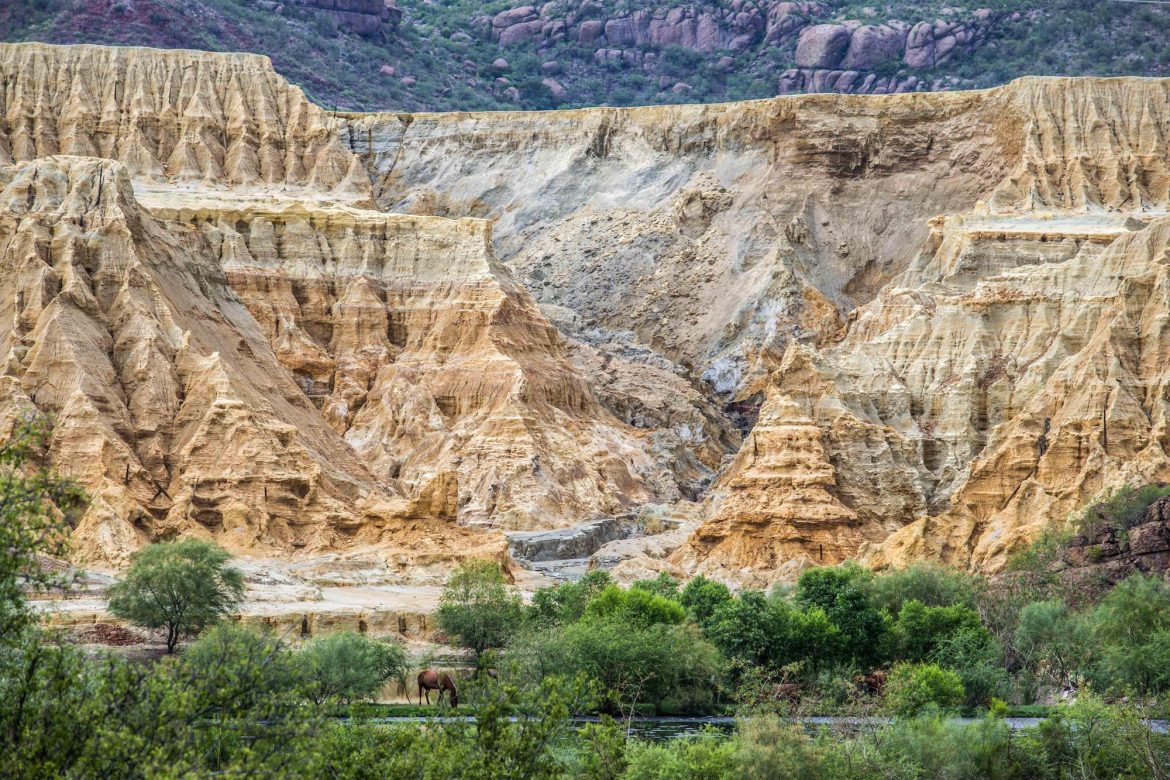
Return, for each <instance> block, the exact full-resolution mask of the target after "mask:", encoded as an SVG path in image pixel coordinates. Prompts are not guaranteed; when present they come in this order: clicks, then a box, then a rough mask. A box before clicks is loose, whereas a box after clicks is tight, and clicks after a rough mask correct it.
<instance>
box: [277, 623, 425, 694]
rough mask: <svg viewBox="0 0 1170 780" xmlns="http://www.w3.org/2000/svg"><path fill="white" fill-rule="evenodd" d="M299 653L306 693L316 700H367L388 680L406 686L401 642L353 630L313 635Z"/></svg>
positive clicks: (403, 653) (404, 658)
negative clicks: (321, 635)
mask: <svg viewBox="0 0 1170 780" xmlns="http://www.w3.org/2000/svg"><path fill="white" fill-rule="evenodd" d="M300 655H301V657H302V660H303V663H304V667H305V669H304V673H305V676H306V693H307V694H308V696H309V698H310V699H311V700H312V701H313V702H314V703H316V704H324V703H325V702H327V701H340V702H342V703H343V704H350V703H352V702H355V701H362V700H368V699H371V698H373V697H374V696H375V695H376V694H377V693H378V691H379V690H381V688H382V686H383V685H385V684H386V683H387V682H388V681H390V680H397V681H398V682H399V684H400V685H402V686H405V685H406V672H407V670H408V669H409V668H410V664H409V662H408V660H407V657H406V651H405V650H404V649H403V648H402V647H401V646H400V645H396V644H390V643H389V642H382V641H379V640H377V639H371V638H370V637H367V636H365V635H364V634H358V633H355V632H352V631H344V632H341V633H338V634H330V635H328V636H325V637H322V638H320V639H314V640H313V641H312V642H310V643H309V646H308V647H307V648H305V649H304V650H302V651H301V653H300Z"/></svg>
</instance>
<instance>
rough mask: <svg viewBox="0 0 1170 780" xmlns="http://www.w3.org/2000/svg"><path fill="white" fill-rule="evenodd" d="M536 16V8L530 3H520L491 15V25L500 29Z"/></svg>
mask: <svg viewBox="0 0 1170 780" xmlns="http://www.w3.org/2000/svg"><path fill="white" fill-rule="evenodd" d="M536 18H537V13H536V9H535V8H534V7H532V6H530V5H522V6H520V7H519V8H512V9H509V10H507V11H500V12H499V13H498V14H496V15H495V16H493V17H492V27H494V28H496V29H497V30H502V29H505V28H508V27H511V26H513V25H516V24H520V23H521V22H528V21H531V20H533V19H536Z"/></svg>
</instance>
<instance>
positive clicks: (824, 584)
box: [796, 563, 889, 665]
mask: <svg viewBox="0 0 1170 780" xmlns="http://www.w3.org/2000/svg"><path fill="white" fill-rule="evenodd" d="M872 577H873V575H872V574H871V573H870V572H868V571H866V570H865V569H862V568H861V567H860V566H858V565H857V564H855V563H847V564H843V565H841V566H835V567H823V568H814V569H806V570H805V571H804V572H802V573H801V575H800V579H799V580H797V585H796V603H797V604H799V605H800V606H801V607H802V608H803V609H808V608H809V607H819V608H820V609H822V610H824V612H825V614H826V615H827V616H828V617H829V620H831V621H832V622H833V625H835V626H837V628H838V630H839V631H840V632H841V637H840V643H839V648H840V657H839V659H838V660H839V661H841V662H843V663H850V662H852V663H858V664H862V665H873V664H876V663H879V662H880V661H881V660H882V659H883V658H884V657H885V655H886V652H887V647H888V636H887V635H888V632H889V626H888V622H887V618H886V615H885V614H884V613H882V612H879V611H878V610H877V609H876V608H875V607H874V606H873V604H872V603H871V601H870V597H869V591H870V581H871V579H872Z"/></svg>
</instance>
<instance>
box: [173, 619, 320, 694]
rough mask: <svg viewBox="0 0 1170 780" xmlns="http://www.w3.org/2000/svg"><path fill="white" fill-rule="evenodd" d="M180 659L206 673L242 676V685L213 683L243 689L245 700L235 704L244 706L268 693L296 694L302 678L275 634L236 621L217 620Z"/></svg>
mask: <svg viewBox="0 0 1170 780" xmlns="http://www.w3.org/2000/svg"><path fill="white" fill-rule="evenodd" d="M182 662H183V664H184V666H186V667H187V668H189V669H193V670H199V669H202V670H205V673H206V674H207V675H209V676H214V675H232V676H234V677H236V678H239V677H241V676H243V677H245V678H246V680H247V686H246V688H245V686H244V685H243V684H242V682H241V681H240V680H238V679H237V680H236V681H235V682H234V683H231V682H229V681H227V680H220V681H219V682H217V683H214V684H217V685H220V686H227V685H229V684H230V685H232V686H234V687H235V688H237V689H240V690H246V695H247V697H248V701H246V702H240V703H239V704H242V705H243V706H245V707H249V706H251V704H253V703H256V702H258V701H260V700H261V699H263V698H264V697H268V696H279V695H288V696H290V697H291V696H297V695H299V694H300V691H301V688H302V686H303V685H304V682H305V680H306V675H305V673H304V669H303V668H302V666H301V665H300V664H299V663H298V659H297V658H296V657H295V655H294V654H293V653H292V651H291V650H289V648H288V647H286V646H285V644H284V643H283V642H282V641H281V640H280V639H279V638H278V637H276V636H275V635H273V634H272V633H271V632H268V631H261V630H257V629H255V628H250V627H248V626H242V625H240V624H238V623H221V624H219V625H217V626H215V627H213V628H211V629H209V630H208V631H205V632H204V633H203V634H202V636H200V637H199V638H198V639H197V640H195V641H194V642H192V643H191V644H190V645H188V646H187V647H186V649H184V650H183V654H182ZM206 682H207V684H212V683H213V681H212V680H211V679H209V680H207V681H206Z"/></svg>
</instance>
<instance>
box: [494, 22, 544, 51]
mask: <svg viewBox="0 0 1170 780" xmlns="http://www.w3.org/2000/svg"><path fill="white" fill-rule="evenodd" d="M543 26H544V22H542V21H540V20H539V19H535V20H533V21H531V22H520V23H519V24H514V25H512V26H511V27H505V28H504V29H503V30H501V31H500V45H501V46H515V45H516V44H519V43H527V42H528V41H531V40H532V39H533V38H535V37H536V36H537V35H539V34H540V31H541V28H542V27H543Z"/></svg>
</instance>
